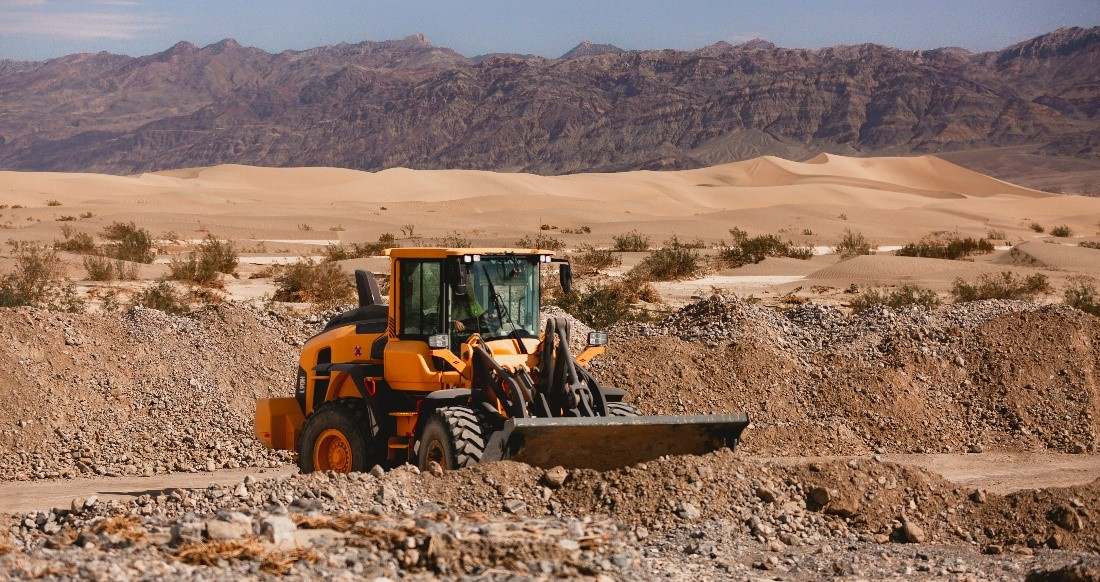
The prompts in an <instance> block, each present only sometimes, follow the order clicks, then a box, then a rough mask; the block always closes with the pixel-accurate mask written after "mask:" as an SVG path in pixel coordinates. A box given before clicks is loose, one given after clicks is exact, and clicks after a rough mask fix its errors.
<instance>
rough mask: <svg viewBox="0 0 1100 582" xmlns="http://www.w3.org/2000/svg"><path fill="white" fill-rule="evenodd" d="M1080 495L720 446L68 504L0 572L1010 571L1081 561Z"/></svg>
mask: <svg viewBox="0 0 1100 582" xmlns="http://www.w3.org/2000/svg"><path fill="white" fill-rule="evenodd" d="M1098 504H1100V481H1097V482H1094V483H1092V484H1091V485H1086V486H1082V487H1075V488H1070V489H1058V490H1046V491H1042V492H1039V493H1037V494H1036V493H1035V492H1027V493H1026V494H1014V495H1009V496H1004V497H1002V496H997V495H993V494H986V493H983V492H980V491H964V490H959V489H957V488H954V487H952V486H951V485H950V484H948V483H946V482H944V481H943V480H942V479H941V478H939V477H938V476H935V475H932V474H929V473H927V472H925V471H923V470H918V469H912V468H909V467H904V466H899V465H895V464H892V463H887V462H879V461H877V460H875V459H863V460H851V461H847V462H844V461H834V462H828V463H797V464H782V463H775V462H763V461H756V460H751V459H746V458H742V457H740V456H738V455H736V454H734V453H732V452H730V451H719V452H716V453H713V454H710V455H706V456H703V457H673V458H664V459H660V460H657V461H655V462H652V463H648V464H644V465H639V466H637V467H632V468H628V469H622V470H617V471H608V472H604V473H600V472H596V471H590V470H575V471H564V470H561V469H551V470H548V471H543V470H539V469H533V468H531V467H528V466H526V465H521V464H516V463H510V462H502V463H494V464H491V465H486V466H481V467H475V468H473V469H467V470H461V471H455V472H449V473H441V474H433V473H431V472H426V473H421V472H420V471H418V470H416V469H415V468H413V467H409V466H406V467H404V468H401V469H397V470H394V471H390V472H388V473H382V472H381V471H378V472H375V473H356V474H351V475H339V474H311V475H306V476H294V477H282V478H277V479H268V480H259V481H258V480H255V479H252V478H246V479H245V481H244V483H241V484H239V485H236V486H216V485H212V486H210V487H208V488H207V489H203V490H191V491H187V490H171V491H166V492H163V493H159V494H156V495H153V494H149V495H145V496H143V497H141V498H139V499H137V500H136V501H134V502H132V503H128V504H119V503H100V502H98V501H97V500H96V499H92V498H89V499H77V500H74V501H73V503H72V504H71V506H70V507H68V508H59V509H56V510H54V511H51V512H42V513H35V514H29V515H25V516H15V517H13V518H12V519H11V522H10V528H9V530H10V531H11V532H12V535H11V536H10V538H9V540H8V542H7V544H8V550H7V552H6V555H4V556H2V557H0V572H6V573H7V574H8V575H12V576H41V575H43V574H53V575H63V576H66V577H79V578H104V577H109V578H111V579H138V578H150V577H166V578H170V579H184V578H187V579H191V578H193V577H196V576H201V577H213V578H219V579H221V578H226V577H235V578H237V577H255V576H260V575H265V574H268V575H269V574H289V575H292V576H294V577H332V576H348V575H350V576H354V577H356V578H362V577H376V576H386V577H389V578H391V579H393V578H411V579H430V578H432V577H438V576H447V577H454V576H474V577H479V578H481V577H484V578H489V579H512V577H516V576H518V577H521V578H525V577H536V578H541V577H562V576H566V577H575V576H589V577H593V578H599V577H601V576H602V577H606V578H600V579H623V578H628V577H639V578H641V579H649V578H652V577H654V576H667V577H670V578H673V579H712V580H718V579H728V578H729V577H735V578H746V577H749V578H753V577H758V576H759V577H763V576H764V575H765V572H763V571H774V573H773V574H772V575H775V574H779V573H790V574H792V575H796V576H797V578H799V579H819V578H820V577H822V576H832V575H837V574H858V575H861V576H863V577H867V578H872V579H877V578H884V577H893V576H904V577H906V578H909V579H912V578H923V579H936V578H941V579H942V578H943V577H945V576H952V575H955V574H970V575H974V574H979V575H980V577H981V579H994V580H996V579H1005V580H1009V579H1019V578H1020V577H1021V576H1022V574H1023V573H1025V572H1026V571H1021V569H1022V568H1024V567H1025V566H1026V567H1029V568H1031V569H1034V570H1035V571H1036V572H1042V571H1047V570H1050V571H1055V570H1057V569H1059V568H1066V567H1072V565H1073V564H1076V563H1078V562H1080V561H1083V560H1084V561H1086V562H1081V563H1087V560H1090V559H1091V560H1092V563H1095V559H1094V557H1093V558H1089V557H1088V556H1089V554H1088V553H1087V552H1088V551H1089V550H1090V549H1091V548H1092V546H1093V545H1094V544H1095V540H1096V539H1097V535H1098V534H1100V531H1097V525H1096V524H1095V523H1094V521H1093V520H1092V519H1091V515H1092V508H1095V507H1096V506H1097V505H1098ZM911 544H917V545H915V546H914V545H911ZM933 544H934V545H933ZM914 548H915V549H914ZM1082 551H1084V552H1085V553H1082Z"/></svg>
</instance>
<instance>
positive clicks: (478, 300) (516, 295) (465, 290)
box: [446, 253, 544, 346]
mask: <svg viewBox="0 0 1100 582" xmlns="http://www.w3.org/2000/svg"><path fill="white" fill-rule="evenodd" d="M542 256H544V255H517V254H514V253H508V254H484V255H477V254H475V255H464V256H458V257H450V258H449V259H448V263H447V269H446V272H447V273H448V275H449V276H448V277H447V307H448V313H449V315H448V318H447V322H448V324H449V332H450V334H451V345H452V346H458V345H459V344H461V343H463V342H465V341H466V340H467V339H469V337H470V336H471V335H472V334H474V333H478V334H481V337H482V339H484V340H486V341H492V340H495V339H503V338H513V339H523V338H537V337H538V333H539V299H540V298H539V265H540V264H542V262H543V259H542V258H541V257H542Z"/></svg>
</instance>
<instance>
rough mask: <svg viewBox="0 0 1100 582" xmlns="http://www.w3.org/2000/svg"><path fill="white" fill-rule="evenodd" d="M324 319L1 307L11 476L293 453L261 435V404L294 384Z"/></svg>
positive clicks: (227, 309) (229, 310)
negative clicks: (256, 422)
mask: <svg viewBox="0 0 1100 582" xmlns="http://www.w3.org/2000/svg"><path fill="white" fill-rule="evenodd" d="M316 325H317V324H316V323H309V322H306V321H303V320H301V319H300V318H295V317H286V316H281V315H278V314H275V313H272V312H264V311H259V310H252V309H246V308H240V307H235V306H230V305H217V306H212V307H209V308H207V309H205V310H203V311H200V312H197V313H195V314H193V315H190V316H187V317H177V316H172V315H168V314H165V313H163V312H160V311H156V310H151V309H144V308H140V307H138V308H134V309H132V310H130V311H129V312H127V313H126V314H124V315H122V316H121V317H120V316H101V315H87V314H81V315H73V314H64V313H52V312H47V311H41V310H36V309H30V308H20V309H4V310H0V338H3V340H4V342H5V344H6V345H7V346H8V348H7V349H4V350H0V372H2V373H3V375H4V378H5V382H4V383H3V385H2V386H0V402H2V405H0V479H7V480H11V479H33V478H57V477H74V476H78V475H82V474H88V475H92V474H96V475H151V474H157V473H164V472H169V471H195V470H212V469H216V468H221V467H247V466H260V467H263V466H275V465H279V464H282V463H283V462H285V461H286V460H287V457H286V455H285V454H282V453H274V452H271V451H268V450H266V449H264V448H263V447H262V446H261V445H260V444H259V443H258V442H256V440H255V439H254V438H253V437H252V436H251V435H252V426H251V425H252V411H253V410H254V407H255V401H256V399H258V398H263V397H268V396H273V395H285V394H288V393H290V390H291V387H292V386H293V374H294V371H295V370H296V369H297V366H296V360H297V352H298V346H300V345H301V343H302V342H303V341H304V338H306V337H308V336H309V335H310V334H311V333H312V329H313V328H314V327H316Z"/></svg>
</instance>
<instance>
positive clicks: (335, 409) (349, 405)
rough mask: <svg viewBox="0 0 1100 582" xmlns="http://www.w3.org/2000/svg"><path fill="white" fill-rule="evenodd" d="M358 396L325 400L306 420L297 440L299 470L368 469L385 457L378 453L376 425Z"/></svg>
mask: <svg viewBox="0 0 1100 582" xmlns="http://www.w3.org/2000/svg"><path fill="white" fill-rule="evenodd" d="M373 420H374V419H373V418H372V417H371V412H370V409H369V408H367V406H365V405H364V403H363V402H362V401H361V399H359V398H340V399H338V400H333V401H330V402H326V403H324V404H322V405H321V406H320V408H318V409H317V410H316V411H315V412H314V413H313V414H311V415H309V418H307V419H306V422H305V425H304V426H303V427H302V436H301V438H300V440H299V441H298V447H297V449H298V469H299V470H301V471H302V472H303V473H312V472H313V471H336V472H337V473H351V472H353V471H354V472H363V471H369V470H370V469H371V467H373V466H374V465H376V464H378V463H379V462H380V459H384V457H382V455H380V454H379V452H378V450H377V449H378V446H377V443H376V440H377V439H376V438H375V436H374V434H373V433H375V432H377V425H376V424H375V423H374V422H373Z"/></svg>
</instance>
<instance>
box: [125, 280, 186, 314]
mask: <svg viewBox="0 0 1100 582" xmlns="http://www.w3.org/2000/svg"><path fill="white" fill-rule="evenodd" d="M131 305H141V306H142V307H148V308H149V309H156V310H158V311H163V312H165V313H171V314H173V315H184V314H186V313H188V312H190V311H191V308H190V306H189V305H188V304H187V300H186V295H184V294H183V293H182V292H180V291H179V290H178V289H176V287H175V286H174V285H172V283H171V281H167V280H163V279H162V280H161V281H159V282H158V283H157V284H156V285H153V286H152V287H147V288H145V289H143V290H142V291H141V292H140V293H137V294H135V295H134V296H133V298H132V299H131Z"/></svg>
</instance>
